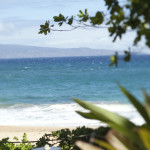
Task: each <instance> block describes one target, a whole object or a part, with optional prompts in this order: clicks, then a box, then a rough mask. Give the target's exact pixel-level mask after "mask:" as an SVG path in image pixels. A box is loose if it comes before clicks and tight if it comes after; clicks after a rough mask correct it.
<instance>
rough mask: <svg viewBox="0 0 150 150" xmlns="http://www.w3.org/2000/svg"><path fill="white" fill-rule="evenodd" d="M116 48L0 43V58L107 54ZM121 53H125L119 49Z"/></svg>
mask: <svg viewBox="0 0 150 150" xmlns="http://www.w3.org/2000/svg"><path fill="white" fill-rule="evenodd" d="M114 52H115V51H114V50H102V49H91V48H86V47H80V48H55V47H40V46H27V45H17V44H0V59H9V58H10V59H11V58H40V57H76V56H106V55H113V54H114ZM119 54H123V52H122V51H119Z"/></svg>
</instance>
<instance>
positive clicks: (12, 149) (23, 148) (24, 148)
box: [0, 133, 34, 150]
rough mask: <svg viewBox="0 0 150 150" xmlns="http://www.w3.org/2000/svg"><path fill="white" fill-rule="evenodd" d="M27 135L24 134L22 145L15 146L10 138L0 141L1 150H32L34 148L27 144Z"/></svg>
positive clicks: (15, 138)
mask: <svg viewBox="0 0 150 150" xmlns="http://www.w3.org/2000/svg"><path fill="white" fill-rule="evenodd" d="M14 140H16V142H18V138H17V137H14ZM27 142H28V140H27V135H26V133H24V135H23V139H22V143H19V144H15V143H12V142H10V141H9V138H4V139H2V140H1V141H0V150H32V149H33V148H34V146H33V145H32V144H31V143H27Z"/></svg>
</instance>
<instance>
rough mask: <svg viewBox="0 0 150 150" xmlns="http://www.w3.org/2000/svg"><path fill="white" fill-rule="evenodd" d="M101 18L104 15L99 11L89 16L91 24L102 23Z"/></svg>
mask: <svg viewBox="0 0 150 150" xmlns="http://www.w3.org/2000/svg"><path fill="white" fill-rule="evenodd" d="M103 19H104V17H103V15H102V13H101V12H100V11H98V12H97V13H96V15H95V17H90V20H91V23H92V24H93V25H100V24H102V23H103Z"/></svg>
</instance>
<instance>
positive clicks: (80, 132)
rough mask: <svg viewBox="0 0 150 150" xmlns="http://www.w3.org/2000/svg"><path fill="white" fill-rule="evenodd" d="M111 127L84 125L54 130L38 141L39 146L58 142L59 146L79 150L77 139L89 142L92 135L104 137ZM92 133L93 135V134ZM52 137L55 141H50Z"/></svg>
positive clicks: (65, 149) (66, 149)
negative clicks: (70, 128)
mask: <svg viewBox="0 0 150 150" xmlns="http://www.w3.org/2000/svg"><path fill="white" fill-rule="evenodd" d="M109 129H110V128H109V127H100V128H97V129H91V128H86V127H85V126H83V127H78V128H76V129H74V130H69V129H62V130H58V131H53V132H52V134H45V135H44V136H43V137H42V138H40V139H39V141H38V142H37V144H36V145H37V147H42V146H44V145H45V144H49V145H50V146H53V145H54V144H56V145H57V146H58V147H62V149H63V150H79V148H78V147H77V146H76V145H75V142H76V141H77V140H82V141H85V142H89V140H90V138H91V137H95V138H99V139H101V140H103V139H104V135H106V133H107V132H108V131H109ZM91 133H92V135H91ZM50 139H53V142H52V141H51V142H49V140H50Z"/></svg>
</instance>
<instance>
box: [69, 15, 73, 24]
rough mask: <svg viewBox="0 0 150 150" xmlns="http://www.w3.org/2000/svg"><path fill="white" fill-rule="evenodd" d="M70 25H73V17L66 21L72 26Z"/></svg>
mask: <svg viewBox="0 0 150 150" xmlns="http://www.w3.org/2000/svg"><path fill="white" fill-rule="evenodd" d="M72 23H73V16H72V17H71V18H70V19H69V20H68V24H69V25H72Z"/></svg>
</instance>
